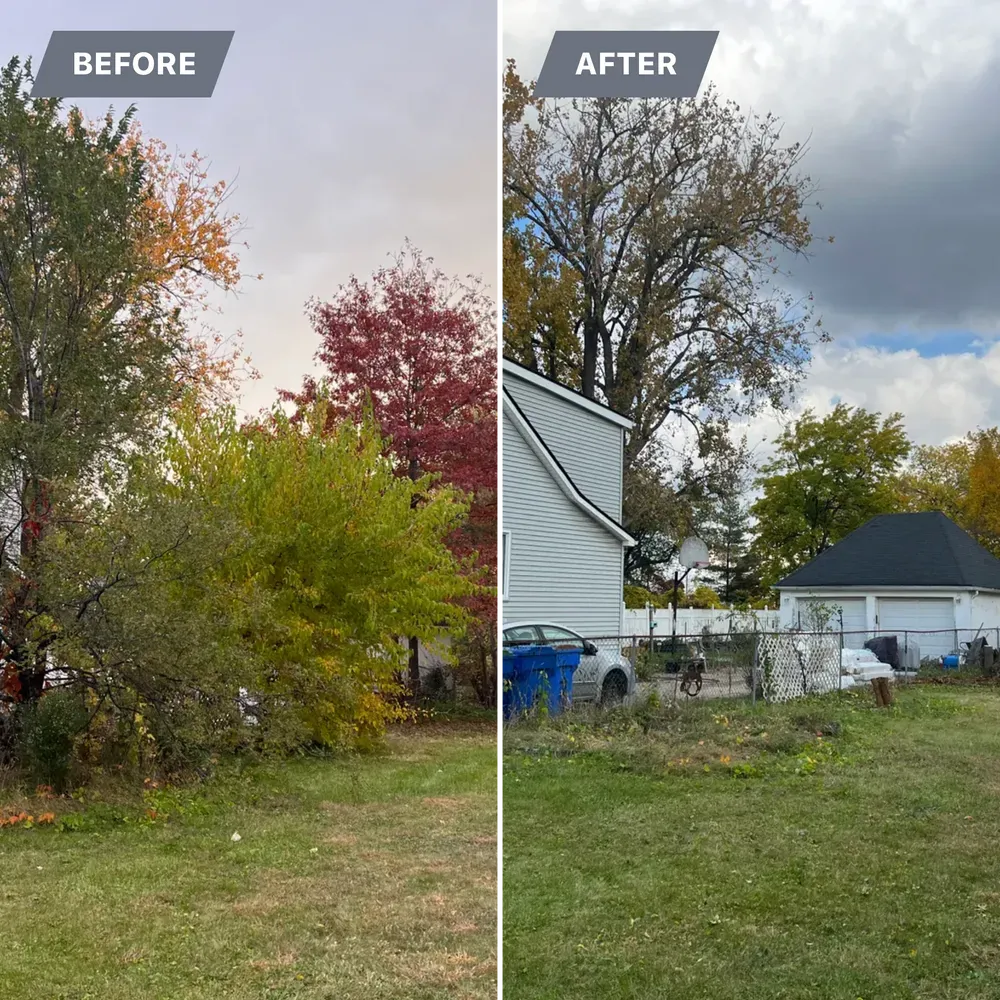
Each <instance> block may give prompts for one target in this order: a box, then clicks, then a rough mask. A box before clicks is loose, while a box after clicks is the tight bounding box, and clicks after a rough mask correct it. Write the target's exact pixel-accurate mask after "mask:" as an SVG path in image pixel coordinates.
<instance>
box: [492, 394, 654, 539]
mask: <svg viewBox="0 0 1000 1000" xmlns="http://www.w3.org/2000/svg"><path fill="white" fill-rule="evenodd" d="M503 407H504V411H505V412H506V413H507V415H508V416H509V417H510V418H511V419H512V420H513V422H514V425H515V426H516V427H517V429H518V431H519V432H520V434H521V436H522V437H523V438H524V440H525V441H526V442H527V444H528V447H529V448H530V449H531V450H532V451H533V452H534V453H535V456H536V457H537V458H538V460H539V461H540V462H541V463H542V465H544V466H545V468H546V469H547V470H548V472H549V475H550V476H552V478H553V479H554V480H555V482H556V485H557V486H558V487H559V488H560V490H562V492H563V493H564V494H565V495H566V496H567V497H568V498H569V500H570V501H571V502H572V503H573V504H575V505H576V506H577V507H579V508H580V510H582V511H583V512H584V513H585V514H587V515H588V516H589V517H591V518H592V519H593V520H595V521H597V523H598V524H600V525H601V526H602V527H603V528H605V529H606V530H608V531H609V532H611V534H612V535H614V536H615V537H616V538H617V539H618V540H619V541H620V542H621V543H622V544H623V545H625V546H626V547H627V548H631V547H632V546H633V545H636V544H637V543H636V540H635V539H634V538H633V537H632V536H631V535H630V534H629V533H628V532H627V531H626V530H625V529H624V528H623V527H622V526H621V525H620V524H619V523H618V522H617V521H616V520H615V519H614V518H612V517H609V516H608V515H607V514H605V513H604V511H603V510H601V508H600V507H598V506H597V504H595V503H594V502H593V501H591V500H588V499H587V498H586V497H585V496H584V495H583V493H581V492H580V489H579V488H578V487H577V485H576V483H574V482H573V480H572V479H570V477H569V474H568V473H567V472H566V470H565V469H564V468H563V467H562V466H561V465H560V464H559V459H557V458H556V457H555V455H553V454H552V452H551V451H550V450H549V447H548V445H547V444H546V443H545V442H544V441H543V440H542V438H541V436H540V435H539V433H538V431H536V430H535V428H534V427H533V426H532V424H531V421H530V420H528V418H527V417H526V416H525V415H524V414H523V413H522V412H521V408H520V407H519V406H518V405H517V400H515V399H514V398H513V397H512V396H511V395H510V393H509V392H508V391H507V390H506V388H505V389H504V390H503Z"/></svg>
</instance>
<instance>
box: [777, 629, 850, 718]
mask: <svg viewBox="0 0 1000 1000" xmlns="http://www.w3.org/2000/svg"><path fill="white" fill-rule="evenodd" d="M757 677H758V681H759V684H760V690H761V691H762V692H763V695H764V698H765V700H766V701H770V702H778V701H789V700H790V699H792V698H802V697H804V696H806V695H810V694H824V693H826V692H828V691H836V690H837V689H838V688H839V687H840V636H839V635H837V634H835V633H813V634H803V633H771V634H763V635H761V636H760V640H759V645H758V650H757Z"/></svg>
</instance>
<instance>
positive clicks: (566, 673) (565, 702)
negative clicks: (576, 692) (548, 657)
mask: <svg viewBox="0 0 1000 1000" xmlns="http://www.w3.org/2000/svg"><path fill="white" fill-rule="evenodd" d="M582 655H583V650H582V649H557V650H556V675H557V677H556V683H555V684H554V685H553V687H554V689H555V692H556V695H557V697H556V707H555V708H552V707H550V709H549V710H550V711H552V712H558V711H561V710H562V709H563V708H568V707H569V706H570V705H572V704H573V673H574V671H575V670H576V668H577V667H578V666H580V657H581V656H582Z"/></svg>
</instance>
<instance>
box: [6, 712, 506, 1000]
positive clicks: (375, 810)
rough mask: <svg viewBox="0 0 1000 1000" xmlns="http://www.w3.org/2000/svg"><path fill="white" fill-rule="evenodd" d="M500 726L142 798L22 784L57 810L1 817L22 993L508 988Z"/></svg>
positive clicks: (14, 991)
mask: <svg viewBox="0 0 1000 1000" xmlns="http://www.w3.org/2000/svg"><path fill="white" fill-rule="evenodd" d="M493 734H494V730H493V728H492V727H489V726H484V725H482V724H474V723H472V722H469V723H467V724H465V725H446V724H429V725H427V724H425V725H420V726H416V727H413V726H411V727H408V728H406V729H401V730H399V731H397V732H396V733H395V734H394V735H393V736H392V737H391V739H390V746H389V749H388V752H387V753H385V754H382V755H379V756H377V757H369V758H353V759H332V758H325V759H323V758H316V759H303V760H296V761H292V762H289V763H287V764H283V765H281V766H269V767H255V768H250V769H247V770H244V771H242V772H241V773H235V772H230V771H227V772H225V773H224V774H220V775H219V776H218V777H217V778H215V779H213V780H212V781H210V782H208V783H207V784H206V785H205V786H203V787H202V788H200V789H199V790H197V791H196V792H195V791H183V790H181V791H178V790H171V789H149V790H147V793H146V796H145V797H144V800H143V801H142V802H141V803H138V802H134V801H128V800H127V799H121V800H119V801H107V800H102V801H96V802H92V801H88V800H87V798H86V797H85V798H84V800H83V801H82V802H74V803H72V804H70V803H66V802H65V801H64V800H55V801H54V802H53V801H52V800H45V801H44V802H39V801H32V799H30V798H29V799H26V800H14V799H11V800H10V801H9V802H8V803H7V806H8V808H9V809H10V810H11V811H15V810H21V809H24V808H25V807H27V811H29V812H30V811H32V810H33V811H34V812H36V813H37V812H38V811H39V810H41V809H52V810H53V811H54V812H55V813H56V821H55V823H53V824H52V825H51V826H49V825H46V826H36V827H34V828H32V829H24V828H23V827H22V828H9V829H8V828H4V829H0V863H2V864H3V867H4V871H5V873H6V878H5V879H4V881H3V886H2V888H0V922H2V925H3V926H4V928H5V935H4V948H3V950H2V953H0V982H2V983H3V989H2V993H3V996H4V998H5V1000H20V998H25V1000H27V998H29V997H31V998H40V1000H57V998H58V1000H138V998H143V1000H161V998H162V1000H168V998H169V1000H177V998H182V997H183V998H184V1000H215V998H220V997H226V998H233V1000H244V998H245V1000H250V998H253V1000H263V998H273V1000H278V998H281V1000H286V998H287V1000H292V998H294V1000H319V998H323V1000H327V998H334V997H337V998H348V1000H350V998H359V1000H360V998H369V997H371V998H385V1000H395V998H400V1000H402V998H418V1000H419V998H426V1000H432V998H441V997H449V998H455V997H464V998H468V1000H474V998H481V997H483V998H485V997H494V996H495V995H496V912H495V911H496V743H495V738H494V735H493ZM151 803H152V805H151ZM157 806H158V813H157V815H156V816H155V817H153V818H152V819H151V818H150V815H149V813H150V810H151V809H153V808H156V807H157ZM235 832H238V833H239V835H240V839H239V841H236V842H234V841H233V840H232V835H233V833H235Z"/></svg>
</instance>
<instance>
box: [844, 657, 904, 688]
mask: <svg viewBox="0 0 1000 1000" xmlns="http://www.w3.org/2000/svg"><path fill="white" fill-rule="evenodd" d="M840 673H841V678H840V687H841V690H847V689H848V688H852V687H857V686H858V685H865V684H870V683H871V682H872V681H873V680H875V679H876V678H878V677H884V678H885V679H886V680H892V678H893V677H895V676H896V671H895V670H893V668H892V666H891V665H890V664H889V663H883V662H882V660H880V659H879V658H878V657H877V656H876V655H875V653H874V651H873V650H871V649H842V650H841V651H840Z"/></svg>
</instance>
